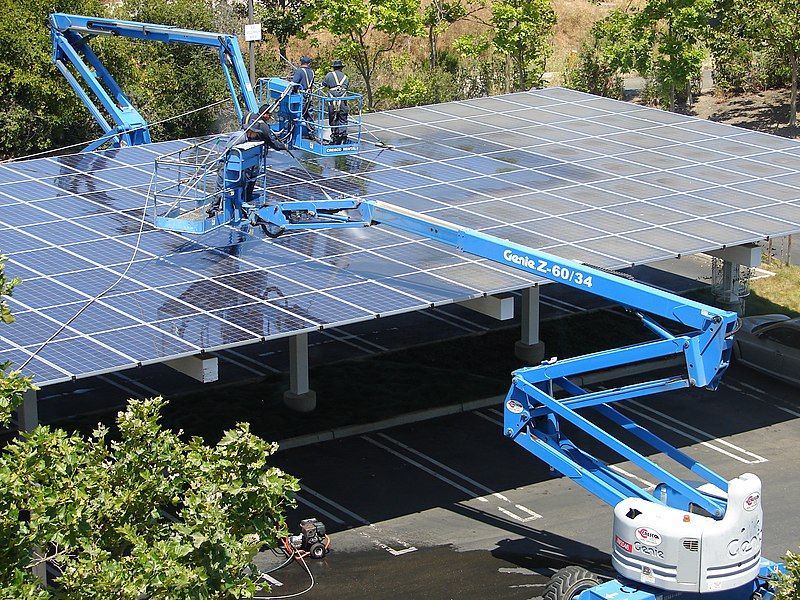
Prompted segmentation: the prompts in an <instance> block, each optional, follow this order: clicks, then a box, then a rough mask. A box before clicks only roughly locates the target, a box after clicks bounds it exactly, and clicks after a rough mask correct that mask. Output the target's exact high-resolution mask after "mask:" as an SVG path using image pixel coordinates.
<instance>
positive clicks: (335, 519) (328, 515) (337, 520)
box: [295, 495, 345, 525]
mask: <svg viewBox="0 0 800 600" xmlns="http://www.w3.org/2000/svg"><path fill="white" fill-rule="evenodd" d="M295 498H297V501H298V502H299V503H300V504H305V505H306V506H308V507H309V508H313V509H314V510H315V511H317V512H318V513H319V514H321V515H322V516H323V517H326V518H328V519H330V520H331V521H333V522H334V523H338V524H339V525H344V524H345V523H344V521H342V520H341V519H340V518H339V517H337V516H336V515H334V514H332V513H329V512H328V511H327V510H325V509H324V508H322V507H321V506H320V505H318V504H314V503H313V502H312V501H311V500H307V499H306V498H303V497H302V496H300V495H297V496H295Z"/></svg>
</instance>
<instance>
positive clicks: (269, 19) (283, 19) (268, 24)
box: [256, 0, 316, 57]
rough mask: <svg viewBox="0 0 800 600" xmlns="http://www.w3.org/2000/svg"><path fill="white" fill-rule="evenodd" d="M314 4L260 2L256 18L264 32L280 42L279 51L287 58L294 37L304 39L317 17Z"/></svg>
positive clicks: (299, 0) (279, 0) (290, 0)
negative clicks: (288, 48)
mask: <svg viewBox="0 0 800 600" xmlns="http://www.w3.org/2000/svg"><path fill="white" fill-rule="evenodd" d="M314 9H315V6H314V3H313V2H308V1H307V0H258V4H257V6H256V16H257V18H258V21H260V22H261V27H262V29H263V31H265V32H267V33H271V34H272V35H274V36H275V38H276V39H277V40H278V51H279V52H280V53H281V54H282V55H283V56H284V57H286V47H287V46H288V44H289V40H290V39H291V38H293V37H296V38H300V39H303V38H305V37H306V33H307V32H306V29H307V28H308V26H309V25H311V23H312V22H313V21H314V18H315V16H316V12H315V10H314Z"/></svg>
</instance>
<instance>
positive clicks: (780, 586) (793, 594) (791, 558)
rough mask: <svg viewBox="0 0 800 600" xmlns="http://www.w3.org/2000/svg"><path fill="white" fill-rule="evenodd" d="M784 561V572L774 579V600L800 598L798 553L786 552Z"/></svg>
mask: <svg viewBox="0 0 800 600" xmlns="http://www.w3.org/2000/svg"><path fill="white" fill-rule="evenodd" d="M784 562H785V564H786V573H785V574H783V575H779V576H778V577H777V578H776V579H775V586H776V588H777V594H776V595H775V600H797V599H798V598H800V554H795V553H794V552H787V553H786V556H785V557H784Z"/></svg>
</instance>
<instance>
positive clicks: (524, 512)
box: [265, 366, 800, 600]
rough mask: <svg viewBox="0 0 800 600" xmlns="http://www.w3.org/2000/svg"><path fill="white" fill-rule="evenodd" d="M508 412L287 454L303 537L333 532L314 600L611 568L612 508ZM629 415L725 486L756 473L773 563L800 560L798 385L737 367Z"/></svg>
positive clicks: (483, 589) (476, 592) (284, 582)
mask: <svg viewBox="0 0 800 600" xmlns="http://www.w3.org/2000/svg"><path fill="white" fill-rule="evenodd" d="M500 408H501V406H500V404H499V403H498V406H497V408H496V409H495V408H487V409H481V410H477V411H474V412H471V413H464V414H460V415H455V416H451V417H444V418H440V419H435V420H432V421H426V422H422V423H416V424H413V425H406V426H402V427H397V428H394V429H389V430H384V431H377V432H373V433H369V434H366V435H362V436H358V437H352V438H347V439H343V440H338V441H333V442H326V443H322V444H316V445H312V446H305V447H301V448H294V449H290V450H286V451H282V452H280V453H279V454H278V455H277V456H276V462H277V463H278V465H279V466H281V467H282V468H284V469H286V470H287V471H288V472H290V473H292V474H294V475H296V476H298V477H300V479H301V483H302V490H301V492H300V494H299V496H298V500H299V504H298V507H297V508H296V509H295V510H293V511H292V512H291V514H290V524H291V526H292V528H296V527H297V523H298V522H299V520H300V519H302V518H305V517H308V516H316V517H318V518H320V519H322V520H323V521H324V522H325V524H326V525H327V527H328V529H329V531H330V532H331V539H332V547H333V552H332V553H331V554H329V555H328V556H327V557H326V558H325V559H323V560H319V561H313V562H311V563H310V567H311V570H312V573H313V575H314V577H315V586H314V588H313V589H312V590H311V591H309V592H308V593H307V594H305V595H304V597H306V598H309V599H311V598H331V597H348V598H365V599H366V598H370V599H375V598H431V599H434V600H436V599H445V598H490V597H491V598H510V599H516V598H520V599H522V598H537V597H539V595H540V594H541V592H542V590H543V587H544V584H545V583H546V581H547V578H548V577H549V575H550V574H551V573H552V572H553V571H554V570H556V569H558V568H560V567H562V566H566V565H568V564H583V565H585V566H589V567H591V568H594V569H596V570H599V571H607V570H608V569H609V564H610V557H609V554H608V553H609V551H610V539H611V534H610V531H611V517H612V511H611V508H610V507H608V506H606V505H605V504H603V503H602V502H600V501H599V500H597V499H595V498H594V497H592V496H590V495H589V494H588V493H586V492H585V491H583V489H582V488H580V487H579V486H577V485H576V484H574V483H572V482H571V481H570V480H569V479H565V478H556V477H554V476H553V475H552V474H551V473H550V471H549V469H548V467H547V466H546V465H544V464H543V463H541V462H539V461H538V460H537V459H536V458H534V457H533V456H530V455H527V454H526V453H525V451H524V450H523V449H522V448H520V447H519V446H517V445H516V444H513V443H511V442H510V441H508V440H507V439H506V438H504V437H503V435H502V430H501V426H500V421H501V420H502V416H501V413H500ZM622 412H624V413H625V414H627V415H628V416H630V417H632V418H634V419H636V420H637V421H638V422H640V423H642V424H643V425H645V426H647V427H649V428H651V429H652V430H653V431H654V432H655V433H657V434H659V435H661V436H662V437H664V438H665V439H666V440H667V441H669V442H670V443H672V444H674V445H676V446H678V447H680V448H682V449H684V450H685V451H687V452H688V453H689V454H690V455H692V456H694V457H695V458H697V459H698V460H700V461H701V462H702V463H704V464H706V465H707V466H709V467H711V468H712V469H714V470H716V471H717V472H718V473H720V474H721V475H723V476H724V477H726V478H729V479H730V478H733V477H735V476H737V475H739V474H741V473H744V472H752V473H755V474H757V475H758V476H759V477H760V478H761V479H762V482H763V486H764V488H763V498H764V510H765V519H764V520H765V525H764V546H763V554H764V555H765V556H766V557H768V558H771V559H779V558H780V556H781V555H783V554H784V553H785V552H786V550H791V549H797V547H798V545H799V544H800V519H798V515H797V513H798V509H797V506H798V504H797V498H798V496H800V476H798V475H800V462H799V461H798V459H800V450H798V448H800V401H799V400H798V393H797V390H796V389H795V388H791V387H789V386H786V385H783V384H781V383H778V382H775V381H772V380H770V379H769V378H767V377H764V376H761V375H759V374H757V373H755V372H753V371H751V370H749V369H746V368H743V367H737V366H734V367H732V368H731V369H730V370H729V371H728V373H727V374H726V377H725V380H724V383H723V385H722V386H721V387H720V389H719V390H717V391H716V392H710V391H706V390H695V389H692V390H684V391H680V392H672V393H667V394H664V395H662V396H660V397H659V396H651V397H647V398H644V399H641V400H638V401H631V402H627V403H625V404H624V405H623V408H622ZM627 441H631V440H627ZM631 444H632V445H633V446H634V447H637V448H641V445H640V444H637V443H636V442H631ZM590 448H592V450H591V451H593V452H597V454H598V456H600V457H601V458H604V459H606V460H610V462H611V463H616V461H615V460H614V459H613V458H612V456H611V455H609V453H608V452H604V451H603V450H602V449H597V448H596V446H595V447H592V446H591V445H590ZM654 459H655V461H656V462H658V463H659V464H662V465H663V464H668V463H669V461H667V460H666V459H665V458H664V457H663V455H655V456H654ZM616 468H617V469H619V472H620V473H622V474H624V475H625V476H627V477H629V478H631V479H633V480H634V481H635V482H636V483H637V484H639V485H640V486H641V487H649V486H651V485H653V483H654V482H651V481H649V480H648V477H649V476H648V475H646V474H645V473H643V472H641V471H639V470H638V469H637V468H636V467H634V466H632V465H630V464H629V463H624V462H620V463H616ZM671 470H672V471H673V472H678V473H679V472H680V469H678V470H677V471H676V469H675V468H672V469H671ZM682 476H685V475H682ZM655 483H657V482H655ZM271 560H273V559H272V558H271V557H270V556H268V555H266V556H265V566H268V565H269V564H271V562H270V561H271ZM272 577H274V578H275V582H277V583H274V587H273V590H272V592H270V594H272V596H282V595H286V594H292V593H295V592H298V591H302V590H303V589H305V588H306V587H308V584H309V581H310V580H309V578H308V575H307V574H306V573H305V572H304V571H303V570H302V569H301V568H300V567H299V566H297V565H290V566H289V567H287V568H285V569H283V570H280V571H278V572H276V573H273V574H272ZM278 583H279V584H280V585H278Z"/></svg>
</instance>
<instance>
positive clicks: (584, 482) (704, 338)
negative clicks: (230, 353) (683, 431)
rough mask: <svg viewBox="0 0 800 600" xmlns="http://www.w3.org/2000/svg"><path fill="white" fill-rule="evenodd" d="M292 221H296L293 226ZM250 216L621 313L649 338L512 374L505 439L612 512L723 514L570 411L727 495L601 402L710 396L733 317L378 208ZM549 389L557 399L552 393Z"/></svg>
mask: <svg viewBox="0 0 800 600" xmlns="http://www.w3.org/2000/svg"><path fill="white" fill-rule="evenodd" d="M328 211H346V213H345V214H346V215H347V216H339V219H338V220H336V221H334V220H333V218H332V217H333V216H336V215H329V214H327V212H328ZM298 213H302V214H304V215H305V218H302V219H297V217H296V215H297V214H298ZM252 218H253V219H254V222H262V223H265V224H266V225H267V228H268V227H273V228H274V229H273V230H272V235H277V234H279V233H280V232H281V231H283V230H286V229H289V230H291V229H308V228H325V227H364V226H368V225H371V224H375V223H380V224H383V225H386V226H390V227H395V228H397V229H401V230H403V231H407V232H410V233H414V234H417V235H421V236H423V237H426V238H428V239H431V240H435V241H437V242H441V243H444V244H447V245H449V246H453V247H455V248H458V249H459V250H461V251H463V252H468V253H470V254H472V255H474V256H478V257H481V258H485V259H487V260H490V261H492V262H494V263H497V264H501V265H505V266H508V267H511V268H514V269H517V270H520V271H524V272H526V273H528V274H532V275H537V276H540V277H542V278H545V279H550V280H552V281H556V282H558V283H562V284H564V285H568V286H570V287H573V288H576V289H579V290H582V291H584V292H589V293H592V294H596V295H598V296H602V297H604V298H608V299H609V300H613V301H614V302H617V303H619V304H621V305H623V306H625V307H626V308H628V309H629V310H630V311H631V312H632V313H633V314H635V315H636V316H638V317H639V318H640V319H641V321H642V323H643V324H644V326H645V327H647V328H648V329H649V330H650V331H652V332H653V333H654V334H655V335H656V336H657V338H659V339H656V340H654V341H648V342H643V343H639V344H634V345H631V346H626V347H622V348H614V349H611V350H605V351H602V352H596V353H592V354H587V355H584V356H578V357H574V358H569V359H566V360H559V361H551V362H546V363H544V364H542V365H539V366H535V367H528V368H523V369H519V370H517V371H515V372H514V378H513V383H512V385H511V389H510V390H509V392H508V395H507V397H506V403H505V416H504V427H505V434H506V435H507V436H508V437H510V438H512V439H513V440H514V441H516V442H517V443H518V444H520V445H521V446H523V447H524V448H526V449H527V450H528V451H529V452H531V453H532V454H534V455H536V456H537V457H539V458H541V459H542V460H544V461H545V462H547V463H548V464H549V465H551V466H552V467H554V468H555V469H557V470H558V471H560V472H561V473H563V474H565V475H566V476H568V477H570V478H572V479H573V480H574V481H575V482H577V483H578V484H580V485H581V486H583V487H584V488H585V489H586V490H588V491H589V492H591V493H592V494H594V495H596V496H598V497H599V498H601V499H602V500H604V501H605V502H608V503H609V504H611V505H612V506H613V505H615V504H617V503H618V502H620V501H621V500H623V499H625V498H630V497H632V496H636V497H641V498H645V499H647V500H649V501H652V502H660V503H664V504H667V505H668V506H673V507H675V508H679V509H681V510H690V508H691V507H697V508H699V509H702V510H703V511H705V512H706V513H707V514H709V515H711V516H713V517H715V518H721V517H722V516H723V515H724V513H725V501H724V500H721V499H720V498H718V497H715V496H713V495H709V494H706V493H703V492H701V491H699V490H698V489H697V486H696V485H694V484H691V483H688V482H686V481H684V480H682V479H679V478H678V477H676V476H674V475H672V474H671V473H670V472H669V471H667V470H666V469H664V468H662V467H661V466H659V465H657V464H655V463H654V462H653V461H651V460H650V459H648V458H647V457H646V456H644V455H643V454H641V453H640V452H638V451H636V450H635V449H633V448H632V447H631V446H629V445H627V444H625V443H623V442H622V441H620V440H619V439H617V438H616V437H614V436H612V435H611V434H609V433H608V432H607V431H606V430H605V429H604V428H602V427H599V426H598V425H596V424H595V423H593V422H592V421H591V420H589V419H588V418H586V417H585V416H584V415H583V414H579V413H578V411H579V410H585V409H589V410H591V411H593V412H594V413H595V414H599V415H600V416H602V417H603V418H605V419H607V420H609V421H611V422H613V423H615V424H616V425H618V426H619V427H620V428H622V429H623V430H626V431H627V432H628V433H630V434H632V435H633V436H635V437H636V438H638V439H639V440H640V441H642V442H644V443H645V444H648V445H650V446H651V447H653V448H654V449H655V450H657V451H659V452H663V453H664V454H666V455H667V456H668V457H670V458H671V459H673V460H674V461H675V462H677V463H678V464H679V465H681V466H683V467H685V468H687V469H688V470H690V471H692V472H693V473H694V474H695V475H697V476H699V477H701V478H703V479H705V480H706V481H707V482H709V483H711V484H713V485H714V486H716V487H718V488H720V489H721V490H723V491H727V485H728V484H727V482H726V480H725V479H724V478H723V477H721V476H719V475H717V474H716V473H714V472H713V471H711V470H710V469H708V468H706V467H705V466H703V465H701V464H700V463H698V462H696V461H695V460H693V459H692V458H690V457H689V456H687V455H686V454H684V453H683V452H681V451H680V450H678V449H677V448H674V447H673V446H671V445H670V444H668V443H667V442H666V441H664V440H662V439H660V438H659V437H658V436H656V435H655V434H653V433H652V432H650V431H648V430H647V429H645V428H644V427H642V426H641V425H638V424H636V423H634V422H633V421H631V420H630V419H628V418H627V417H626V416H625V415H623V414H622V413H620V412H618V411H617V410H615V409H614V408H612V407H611V404H613V403H615V402H620V401H624V400H630V399H632V398H638V397H642V396H646V395H650V394H656V393H662V392H666V391H669V390H675V389H681V388H686V387H689V386H698V387H708V388H710V389H715V388H716V386H717V385H718V384H719V380H720V378H721V377H722V374H723V372H724V371H725V369H726V368H727V367H728V363H729V361H730V355H731V346H732V339H731V337H732V335H733V333H734V331H735V329H736V324H737V315H736V314H735V313H733V312H729V311H725V310H720V309H716V308H713V307H710V306H706V305H704V304H701V303H699V302H694V301H692V300H688V299H686V298H682V297H680V296H677V295H675V294H671V293H669V292H664V291H661V290H658V289H655V288H651V287H648V286H646V285H643V284H641V283H637V282H636V281H632V280H630V279H626V278H624V277H621V276H620V275H618V274H615V273H612V272H609V271H604V270H602V269H599V268H596V267H592V266H589V265H586V264H583V263H578V262H573V261H569V260H565V259H562V258H560V257H558V256H555V255H552V254H548V253H546V252H542V251H540V250H535V249H533V248H528V247H526V246H523V245H520V244H515V243H513V242H509V241H508V240H503V239H501V238H497V237H494V236H491V235H487V234H484V233H481V232H479V231H476V230H473V229H468V228H464V227H460V226H458V225H454V224H452V223H448V222H446V221H442V220H439V219H436V218H433V217H430V216H428V215H423V214H419V213H416V212H413V211H410V210H407V209H404V208H401V207H398V206H394V205H391V204H386V203H384V202H380V201H372V200H365V201H363V202H358V201H356V200H336V201H319V202H313V203H312V202H282V203H279V204H277V205H272V206H268V207H263V208H260V209H257V210H256V211H255V212H254V213H253V215H252ZM654 317H659V318H662V319H667V320H669V321H672V322H673V323H678V324H680V325H681V326H682V327H683V328H684V329H686V330H688V331H687V332H686V333H682V334H673V333H671V332H670V331H668V330H667V329H666V328H665V327H663V326H662V325H661V324H660V323H658V322H656V320H655V319H654ZM675 355H682V356H683V359H684V364H685V369H684V372H683V373H681V374H679V375H676V376H672V377H667V378H661V379H655V380H652V381H644V382H637V383H633V384H628V385H625V386H622V387H618V388H614V389H610V390H601V391H594V392H588V391H586V390H584V389H583V388H581V387H580V386H578V385H577V384H575V383H574V382H573V381H572V380H571V378H573V377H574V376H576V375H580V374H585V373H589V372H592V371H599V370H603V369H610V368H613V367H619V366H623V365H630V364H633V363H639V362H644V361H650V360H657V359H660V358H664V357H670V356H675ZM556 390H560V392H561V393H560V394H558V395H557V394H556ZM562 422H566V423H570V424H571V425H572V426H574V427H577V428H578V429H581V430H582V431H584V432H586V433H588V434H589V435H590V436H591V437H592V438H594V439H595V440H597V441H598V442H600V443H602V444H603V445H605V446H606V447H608V448H609V449H610V450H612V451H613V452H615V453H616V454H617V455H619V456H621V457H623V458H625V459H627V460H630V461H631V462H633V463H634V464H636V465H637V466H639V467H640V468H641V469H643V470H644V471H646V472H648V473H650V474H651V475H653V476H654V477H655V478H657V479H658V480H659V481H660V482H663V483H662V485H660V486H659V487H658V488H657V490H656V492H655V494H657V496H656V495H654V494H653V493H650V492H647V491H645V490H642V489H640V488H638V487H637V486H635V485H633V484H632V483H631V482H630V481H628V480H627V479H625V478H623V477H621V476H620V475H618V474H617V473H615V472H614V471H613V470H611V469H610V468H609V467H608V465H606V464H605V463H604V462H603V461H601V460H599V459H597V458H595V457H594V456H592V455H591V454H589V453H588V452H585V451H584V450H581V449H580V448H578V447H577V445H575V444H574V443H573V442H572V441H571V440H570V439H569V438H568V437H567V436H566V435H565V434H564V432H563V431H562V427H561V424H562Z"/></svg>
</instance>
